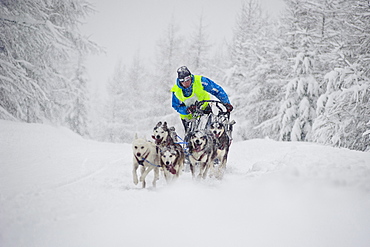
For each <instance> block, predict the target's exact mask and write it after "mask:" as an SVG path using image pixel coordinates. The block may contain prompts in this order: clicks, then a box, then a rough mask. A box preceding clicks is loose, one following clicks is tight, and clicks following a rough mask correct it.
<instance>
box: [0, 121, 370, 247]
mask: <svg viewBox="0 0 370 247" xmlns="http://www.w3.org/2000/svg"><path fill="white" fill-rule="evenodd" d="M0 136H1V139H0V246H4V247H11V246H37V247H43V246H45V247H46V246H47V247H49V246H53V247H59V246H68V247H71V246H76V247H81V246H89V247H91V246H140V247H143V246H153V245H154V246H189V245H191V246H243V247H245V246H254V247H255V246H284V247H287V246H300V247H302V246H315V247H318V246H336V247H340V246H343V247H344V246H346V247H347V246H348V247H353V246H356V247H361V246H364V247H365V246H366V247H367V246H369V245H370V153H362V152H356V151H350V150H346V149H338V148H331V147H325V146H321V145H316V144H312V143H292V142H291V143H286V142H284V143H283V142H275V141H271V140H251V141H245V142H235V143H233V144H232V147H231V153H230V159H229V163H228V171H227V174H226V176H225V178H224V180H223V181H216V180H211V179H207V180H205V181H202V182H195V181H192V179H191V175H190V173H184V174H183V176H182V177H181V178H180V180H179V181H178V182H177V183H176V184H174V185H172V186H167V185H166V184H165V182H164V180H163V179H161V180H160V181H159V185H158V188H157V189H153V188H150V187H149V188H148V189H140V188H139V186H135V185H134V184H133V183H132V176H131V160H132V155H131V146H130V145H128V144H110V143H99V142H94V141H88V140H85V139H83V138H81V137H79V136H77V135H75V134H73V133H72V132H70V131H69V130H67V129H65V128H61V127H52V126H47V125H39V124H24V123H15V122H8V121H2V120H0Z"/></svg>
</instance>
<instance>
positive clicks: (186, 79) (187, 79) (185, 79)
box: [179, 75, 191, 82]
mask: <svg viewBox="0 0 370 247" xmlns="http://www.w3.org/2000/svg"><path fill="white" fill-rule="evenodd" d="M190 79H191V76H190V75H189V76H187V77H185V78H183V79H179V81H180V82H185V81H189V80H190Z"/></svg>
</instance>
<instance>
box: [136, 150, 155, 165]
mask: <svg viewBox="0 0 370 247" xmlns="http://www.w3.org/2000/svg"><path fill="white" fill-rule="evenodd" d="M134 156H135V159H136V161H137V163H139V165H141V166H144V161H146V162H148V163H149V164H150V165H152V166H155V167H161V166H159V165H156V164H153V163H151V162H150V161H149V160H147V159H146V158H148V156H149V152H148V153H147V154H146V155H145V156H144V157H143V158H142V160H139V158H138V157H137V156H136V155H134Z"/></svg>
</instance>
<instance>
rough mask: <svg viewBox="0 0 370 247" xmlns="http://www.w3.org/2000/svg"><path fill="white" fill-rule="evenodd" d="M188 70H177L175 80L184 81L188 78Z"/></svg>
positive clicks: (182, 67)
mask: <svg viewBox="0 0 370 247" xmlns="http://www.w3.org/2000/svg"><path fill="white" fill-rule="evenodd" d="M190 75H191V73H190V70H189V69H188V68H187V67H186V66H181V67H180V68H178V69H177V78H179V79H184V78H185V77H187V76H190Z"/></svg>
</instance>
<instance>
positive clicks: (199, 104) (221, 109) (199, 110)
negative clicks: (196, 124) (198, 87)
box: [194, 100, 230, 118]
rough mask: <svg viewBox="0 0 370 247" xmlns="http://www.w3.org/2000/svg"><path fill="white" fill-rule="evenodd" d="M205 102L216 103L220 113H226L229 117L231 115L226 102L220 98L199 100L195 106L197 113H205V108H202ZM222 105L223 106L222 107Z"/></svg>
mask: <svg viewBox="0 0 370 247" xmlns="http://www.w3.org/2000/svg"><path fill="white" fill-rule="evenodd" d="M204 103H211V104H214V105H215V106H216V107H217V109H218V110H219V113H218V115H219V116H220V115H224V116H225V115H226V116H227V118H229V117H230V112H228V111H227V108H226V104H225V103H223V102H221V101H218V100H202V101H197V102H195V104H194V105H195V106H196V113H198V114H199V115H203V114H204V113H203V110H202V106H203V104H204ZM221 105H222V106H223V107H221Z"/></svg>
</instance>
